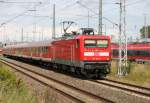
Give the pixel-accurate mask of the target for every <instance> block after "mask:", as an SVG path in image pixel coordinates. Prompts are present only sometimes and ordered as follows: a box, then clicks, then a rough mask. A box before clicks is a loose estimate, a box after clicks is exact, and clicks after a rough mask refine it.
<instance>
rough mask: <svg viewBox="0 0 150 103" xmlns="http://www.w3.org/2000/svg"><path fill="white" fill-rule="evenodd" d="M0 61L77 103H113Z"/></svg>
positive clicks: (21, 67)
mask: <svg viewBox="0 0 150 103" xmlns="http://www.w3.org/2000/svg"><path fill="white" fill-rule="evenodd" d="M0 61H1V62H2V63H4V64H6V65H8V66H9V67H11V68H13V69H15V70H17V71H18V72H20V73H22V74H24V75H26V76H28V77H30V78H32V79H34V80H36V81H38V82H40V83H41V84H43V85H46V86H48V87H50V88H53V89H54V90H56V91H57V92H58V93H61V94H62V95H64V96H66V97H68V98H69V99H71V100H72V101H75V102H77V103H114V102H113V101H111V100H107V99H105V98H102V97H100V96H97V95H94V94H92V93H90V92H87V91H84V90H81V89H79V88H76V87H73V86H70V85H68V84H65V83H63V82H61V81H57V80H55V79H53V78H50V77H48V76H45V75H43V74H40V73H38V72H36V71H33V70H30V69H28V67H24V66H20V65H17V64H15V63H12V62H8V61H6V60H3V59H1V60H0Z"/></svg>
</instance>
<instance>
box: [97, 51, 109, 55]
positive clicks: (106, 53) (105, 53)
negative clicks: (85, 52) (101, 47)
mask: <svg viewBox="0 0 150 103" xmlns="http://www.w3.org/2000/svg"><path fill="white" fill-rule="evenodd" d="M99 55H100V56H109V52H101V53H100V54H99Z"/></svg>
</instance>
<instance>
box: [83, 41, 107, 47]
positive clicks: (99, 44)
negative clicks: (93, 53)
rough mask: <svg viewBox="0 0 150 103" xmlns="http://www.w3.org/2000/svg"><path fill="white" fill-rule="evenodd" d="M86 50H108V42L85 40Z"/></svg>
mask: <svg viewBox="0 0 150 103" xmlns="http://www.w3.org/2000/svg"><path fill="white" fill-rule="evenodd" d="M84 47H85V48H95V47H97V48H107V47H108V40H85V41H84Z"/></svg>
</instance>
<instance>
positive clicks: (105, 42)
mask: <svg viewBox="0 0 150 103" xmlns="http://www.w3.org/2000/svg"><path fill="white" fill-rule="evenodd" d="M97 46H98V47H101V48H106V47H108V40H97Z"/></svg>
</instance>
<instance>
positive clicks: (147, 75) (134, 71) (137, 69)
mask: <svg viewBox="0 0 150 103" xmlns="http://www.w3.org/2000/svg"><path fill="white" fill-rule="evenodd" d="M108 78H110V79H113V80H118V81H122V82H126V83H131V84H135V85H139V86H144V87H148V88H150V64H137V63H135V62H132V63H131V67H130V73H129V74H128V75H126V76H123V77H118V75H117V62H115V61H113V62H112V72H111V74H110V75H108Z"/></svg>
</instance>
